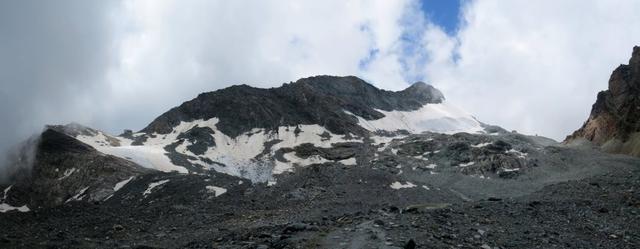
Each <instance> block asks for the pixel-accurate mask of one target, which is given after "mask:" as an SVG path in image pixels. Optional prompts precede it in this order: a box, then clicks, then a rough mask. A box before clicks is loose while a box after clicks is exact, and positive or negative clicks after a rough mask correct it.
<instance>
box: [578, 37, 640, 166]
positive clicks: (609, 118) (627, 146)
mask: <svg viewBox="0 0 640 249" xmlns="http://www.w3.org/2000/svg"><path fill="white" fill-rule="evenodd" d="M581 139H586V140H588V141H591V142H593V143H594V144H596V145H598V146H600V147H601V148H602V149H603V150H604V151H607V152H612V153H620V154H628V155H633V156H640V47H637V46H636V47H634V48H633V53H632V55H631V59H630V60H629V64H628V65H620V66H618V68H616V69H615V70H614V71H613V73H612V74H611V78H610V79H609V89H608V90H605V91H602V92H600V93H598V98H597V100H596V103H595V104H593V107H592V108H591V114H590V115H589V118H588V119H587V121H586V122H585V123H584V125H582V127H581V128H580V129H578V130H576V131H575V132H574V133H573V134H572V135H570V136H568V137H567V138H566V139H565V143H572V142H579V141H580V140H581Z"/></svg>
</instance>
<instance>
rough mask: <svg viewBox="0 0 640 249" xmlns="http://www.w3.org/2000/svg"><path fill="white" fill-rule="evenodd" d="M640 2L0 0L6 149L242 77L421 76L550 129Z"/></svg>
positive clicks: (587, 96) (138, 114) (592, 85)
mask: <svg viewBox="0 0 640 249" xmlns="http://www.w3.org/2000/svg"><path fill="white" fill-rule="evenodd" d="M637 13H640V1H636V0H628V1H623V0H607V1H602V0H560V1H559V0H548V1H545V0H537V1H530V0H509V1H501V0H478V1H461V2H457V1H455V0H446V1H445V0H422V1H418V0H406V1H402V0H398V1H388V0H379V1H375V0H374V1H369V0H363V1H343V0H336V1H315V0H309V1H304V0H303V1H290V2H289V1H242V0H234V1H213V0H211V1H190V0H175V1H170V0H168V1H163V0H139V1H127V0H125V1H86V0H70V1H67V0H64V1H48V0H45V1H17V0H16V1H13V0H8V1H2V2H1V3H0V84H1V85H0V86H1V87H0V115H1V117H2V126H3V127H2V129H0V148H6V147H7V146H8V145H9V144H13V143H15V142H16V141H18V140H21V139H23V138H24V137H26V136H28V135H29V134H30V133H33V132H36V131H39V130H40V129H41V128H42V126H43V125H44V124H58V123H68V122H71V121H76V122H79V123H82V124H86V125H89V126H92V127H95V128H99V129H103V130H106V131H109V132H111V133H116V134H117V133H119V132H120V131H122V129H125V128H130V129H134V130H138V129H141V128H143V127H144V126H145V125H146V124H147V123H149V122H150V121H151V120H152V119H153V118H154V117H156V116H158V115H159V114H161V113H162V112H164V111H166V110H168V109H169V108H170V107H173V106H176V105H178V104H180V103H182V102H183V101H186V100H189V99H191V98H193V97H195V96H196V95H197V94H198V93H200V92H204V91H212V90H216V89H219V88H223V87H226V86H230V85H233V84H240V83H245V84H250V85H254V86H259V87H271V86H278V85H280V84H282V83H284V82H289V81H294V80H296V79H298V78H301V77H306V76H311V75H319V74H331V75H356V76H359V77H362V78H364V79H366V80H367V81H369V82H371V83H372V84H374V85H376V86H378V87H381V88H385V89H390V90H399V89H403V88H405V87H406V86H407V85H408V84H410V83H412V82H415V81H418V80H421V81H425V82H427V83H430V84H432V85H434V86H436V87H438V88H440V89H441V90H442V91H443V92H444V93H445V96H446V97H447V99H448V100H449V101H450V102H453V103H454V104H457V105H458V106H460V107H462V108H464V109H466V110H468V111H469V112H471V113H473V114H474V115H475V116H476V117H477V118H478V119H480V120H481V121H484V122H486V123H491V124H497V125H500V126H503V127H505V128H507V129H515V130H518V131H520V132H523V133H529V134H540V135H545V136H549V137H552V138H555V139H562V138H563V137H564V136H565V135H567V134H568V133H570V132H572V131H573V130H575V129H576V128H578V127H579V126H580V125H581V124H582V122H583V121H584V120H585V119H586V118H587V116H588V113H589V111H590V108H591V104H592V103H593V102H594V101H595V97H596V94H597V92H598V91H600V90H603V89H606V87H607V80H608V77H609V75H610V73H611V71H612V70H613V69H614V68H615V67H616V66H618V65H619V64H622V63H626V62H627V61H628V59H629V56H630V54H631V49H632V46H633V45H636V44H640V28H638V27H640V15H638V14H637Z"/></svg>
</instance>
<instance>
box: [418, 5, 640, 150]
mask: <svg viewBox="0 0 640 249" xmlns="http://www.w3.org/2000/svg"><path fill="white" fill-rule="evenodd" d="M638 11H640V2H638V1H583V0H579V1H495V0H487V1H474V2H469V3H468V4H467V5H466V6H465V9H464V12H463V17H464V22H465V25H464V26H463V27H462V28H461V30H460V31H459V32H458V33H457V34H456V35H455V36H454V37H448V40H447V39H443V37H442V36H443V33H442V32H441V31H439V30H438V28H437V27H431V31H430V32H426V34H425V36H424V37H423V39H424V41H425V42H426V43H428V44H433V45H434V46H433V47H432V48H429V46H427V48H429V49H427V51H428V54H429V55H431V56H430V57H431V60H430V61H429V63H428V64H427V65H426V67H425V70H424V72H425V75H426V76H427V78H428V79H429V80H430V81H431V82H433V83H434V84H435V85H436V86H438V87H440V88H442V90H443V91H444V92H445V95H446V96H447V97H448V98H449V99H450V100H452V101H454V102H456V103H458V104H459V105H461V106H462V107H463V108H465V109H467V110H468V111H470V112H471V113H474V114H476V115H477V116H478V118H480V119H481V120H483V121H485V122H489V123H494V124H498V125H502V126H504V127H505V128H510V129H516V130H518V131H521V132H525V133H529V134H533V133H539V134H541V135H546V136H550V137H553V138H556V139H563V138H564V136H566V135H568V134H569V133H570V132H572V131H573V130H575V129H577V128H578V127H580V125H581V124H582V122H584V121H585V120H586V118H587V117H588V114H589V111H590V109H591V104H593V102H594V101H595V98H596V94H597V92H598V91H600V90H604V89H606V88H607V82H608V78H609V75H610V74H611V71H613V69H614V68H615V67H617V66H618V65H619V64H621V63H627V61H628V59H629V56H630V55H631V49H632V47H633V45H637V44H639V43H640V29H638V28H637V27H639V26H640V16H639V15H637V13H638ZM452 44H455V46H452ZM443 51H447V52H448V53H449V54H448V55H447V56H443ZM454 56H459V59H457V60H455V61H454V60H452V59H450V58H452V57H454Z"/></svg>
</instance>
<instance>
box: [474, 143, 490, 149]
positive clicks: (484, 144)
mask: <svg viewBox="0 0 640 249" xmlns="http://www.w3.org/2000/svg"><path fill="white" fill-rule="evenodd" d="M490 144H491V143H479V144H474V145H471V147H474V148H482V147H486V146H488V145H490Z"/></svg>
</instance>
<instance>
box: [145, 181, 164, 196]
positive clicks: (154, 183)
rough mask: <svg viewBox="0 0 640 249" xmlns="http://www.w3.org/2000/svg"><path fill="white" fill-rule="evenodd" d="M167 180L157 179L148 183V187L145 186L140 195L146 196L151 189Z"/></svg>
mask: <svg viewBox="0 0 640 249" xmlns="http://www.w3.org/2000/svg"><path fill="white" fill-rule="evenodd" d="M167 182H169V180H161V181H157V182H152V183H149V187H147V189H146V190H145V191H144V193H142V196H144V197H147V195H148V194H151V191H152V190H153V189H154V188H155V187H157V186H160V185H162V184H165V183H167Z"/></svg>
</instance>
